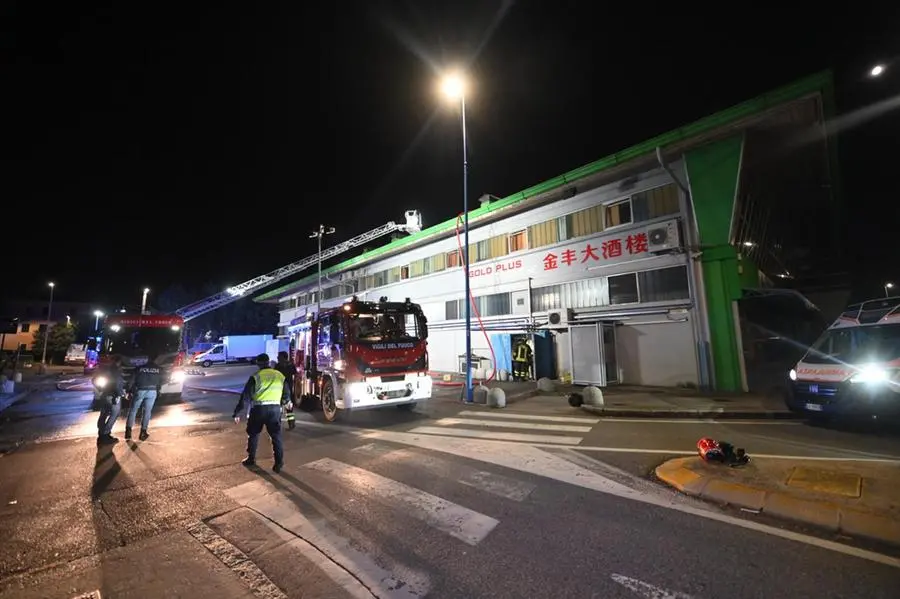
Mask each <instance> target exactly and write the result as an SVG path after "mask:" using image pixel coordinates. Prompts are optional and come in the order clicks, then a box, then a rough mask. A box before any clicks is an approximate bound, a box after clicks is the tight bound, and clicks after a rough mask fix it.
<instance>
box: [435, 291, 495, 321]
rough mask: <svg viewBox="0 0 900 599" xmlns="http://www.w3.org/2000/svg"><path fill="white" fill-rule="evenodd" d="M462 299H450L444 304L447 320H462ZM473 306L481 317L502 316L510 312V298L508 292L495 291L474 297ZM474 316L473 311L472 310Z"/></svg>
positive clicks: (463, 309) (463, 305)
mask: <svg viewBox="0 0 900 599" xmlns="http://www.w3.org/2000/svg"><path fill="white" fill-rule="evenodd" d="M463 301H464V300H461V299H458V300H450V301H449V302H446V304H445V305H444V315H445V317H446V319H447V320H462V319H463V318H465V317H466V305H465V304H464V303H463ZM475 306H476V307H477V308H478V314H479V315H481V317H482V318H487V317H488V316H504V315H506V314H511V313H512V298H511V296H510V294H509V293H495V294H492V295H483V296H481V297H476V298H475ZM472 318H473V319H474V318H475V312H474V311H473V312H472Z"/></svg>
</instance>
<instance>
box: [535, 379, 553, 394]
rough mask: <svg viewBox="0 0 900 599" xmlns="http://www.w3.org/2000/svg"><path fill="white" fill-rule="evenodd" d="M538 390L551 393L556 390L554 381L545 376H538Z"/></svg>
mask: <svg viewBox="0 0 900 599" xmlns="http://www.w3.org/2000/svg"><path fill="white" fill-rule="evenodd" d="M537 388H538V391H541V392H543V393H552V392H553V391H555V390H556V383H554V382H553V381H552V380H551V379H548V378H547V377H543V378H539V379H538V381H537Z"/></svg>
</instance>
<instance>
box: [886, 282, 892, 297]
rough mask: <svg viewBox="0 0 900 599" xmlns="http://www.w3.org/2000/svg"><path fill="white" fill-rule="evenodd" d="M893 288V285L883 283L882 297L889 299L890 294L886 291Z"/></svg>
mask: <svg viewBox="0 0 900 599" xmlns="http://www.w3.org/2000/svg"><path fill="white" fill-rule="evenodd" d="M893 288H894V284H893V283H885V284H884V297H891V292H890V291H888V289H893Z"/></svg>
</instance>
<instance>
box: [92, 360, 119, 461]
mask: <svg viewBox="0 0 900 599" xmlns="http://www.w3.org/2000/svg"><path fill="white" fill-rule="evenodd" d="M121 363H122V358H121V357H119V356H114V357H113V360H112V362H111V363H110V364H109V366H107V367H106V368H104V369H103V370H102V371H100V372H98V373H97V374H96V376H94V378H93V379H92V382H93V383H94V386H96V387H97V388H98V389H100V402H101V403H100V416H99V417H98V418H97V445H106V444H112V443H118V442H119V439H117V438H116V437H113V436H112V428H113V426H114V425H115V423H116V420H117V419H118V418H119V411H121V409H122V400H123V399H124V398H125V377H124V376H123V375H122V369H121V366H120V365H121ZM101 379H106V381H105V384H103V385H101V383H102V382H103V381H102V380H101Z"/></svg>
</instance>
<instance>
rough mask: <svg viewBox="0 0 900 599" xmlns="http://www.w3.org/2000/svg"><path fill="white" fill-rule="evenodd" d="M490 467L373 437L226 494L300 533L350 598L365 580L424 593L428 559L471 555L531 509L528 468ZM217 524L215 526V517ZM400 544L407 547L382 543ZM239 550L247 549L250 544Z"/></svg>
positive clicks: (375, 589) (369, 585) (377, 591)
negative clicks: (396, 549)
mask: <svg viewBox="0 0 900 599" xmlns="http://www.w3.org/2000/svg"><path fill="white" fill-rule="evenodd" d="M484 466H485V465H484V464H481V463H477V462H476V463H467V462H466V461H465V460H459V459H452V458H450V457H444V456H440V455H437V454H435V453H434V452H431V451H428V450H424V449H420V448H414V447H404V446H399V445H395V444H392V443H387V442H380V441H376V442H372V443H366V444H362V445H359V446H357V447H355V448H353V449H352V450H349V451H347V452H346V453H345V454H343V455H341V456H340V459H337V458H336V457H330V456H329V457H321V458H318V459H313V460H311V461H308V462H306V463H303V464H301V465H289V466H287V467H286V468H285V470H283V471H282V473H281V475H279V476H276V477H268V476H262V477H260V478H257V479H254V480H251V481H249V482H246V483H243V484H240V485H237V486H234V487H231V488H229V489H227V490H226V491H225V494H226V495H227V496H228V497H230V498H231V499H232V500H233V501H234V502H235V503H236V504H237V505H238V506H241V507H243V508H248V509H249V510H252V512H253V513H255V514H256V516H257V517H258V518H259V519H261V520H263V521H264V522H265V523H266V524H268V525H269V526H272V527H274V528H275V529H277V530H282V531H286V532H287V533H290V534H291V535H292V536H293V537H294V538H296V539H299V540H300V541H301V543H300V544H295V545H294V546H295V548H296V550H297V551H300V552H302V553H303V554H304V557H306V558H307V559H308V560H309V561H310V562H313V563H317V564H320V569H321V570H322V571H325V570H324V567H323V566H322V565H321V564H322V563H323V560H324V562H327V563H328V564H333V565H335V566H337V567H338V570H339V571H340V572H345V573H349V574H350V575H351V576H350V577H346V576H344V578H343V579H342V578H340V577H339V576H337V575H333V574H328V573H327V572H326V574H328V575H329V576H330V577H331V579H332V580H333V581H334V583H335V584H337V585H339V586H342V587H343V588H344V590H345V591H346V592H347V593H349V594H350V595H352V596H360V592H361V591H360V588H361V587H360V585H362V588H364V589H367V590H368V591H369V592H371V593H372V595H373V596H376V597H386V598H390V599H394V598H400V597H403V598H410V597H420V598H421V597H424V596H426V595H427V594H428V593H429V591H430V590H431V589H432V587H433V586H434V585H433V582H432V580H431V574H430V573H429V572H430V571H429V568H427V567H423V566H422V564H423V563H427V562H428V561H429V559H433V560H437V561H439V560H440V559H442V558H441V556H443V555H445V554H446V553H447V552H448V551H451V552H453V553H455V554H460V555H465V554H466V552H467V549H466V547H469V548H475V547H477V546H479V545H480V544H483V543H485V542H486V540H487V539H489V538H490V537H491V535H493V534H495V531H497V530H499V529H501V528H502V527H503V522H502V520H501V518H503V517H505V516H509V515H510V512H509V509H510V508H509V507H504V506H515V505H522V506H524V505H525V504H526V503H527V502H528V501H529V500H530V498H531V496H532V494H533V493H534V491H535V490H536V488H537V485H536V483H534V482H532V481H530V480H525V479H526V478H530V477H529V476H528V475H525V474H522V475H521V476H520V477H517V476H516V475H515V473H511V472H498V471H496V469H493V468H491V467H484ZM525 509H528V508H525ZM413 522H418V525H414V524H413ZM210 526H211V528H212V529H213V530H215V529H216V521H215V520H213V521H212V522H210ZM224 529H225V531H224V532H223V535H227V532H228V527H227V526H225V527H224ZM428 530H430V531H431V535H433V536H434V538H432V539H430V540H427V539H426V536H427V533H426V531H428ZM506 534H510V530H509V529H508V530H507V532H506ZM385 536H390V537H394V538H393V539H392V540H390V541H389V540H386V539H385V538H384V537H385ZM223 542H224V543H228V542H233V541H230V540H229V539H227V538H224V539H223ZM395 543H399V545H400V546H405V547H406V549H407V550H408V551H409V553H405V552H400V553H399V554H397V553H390V552H388V551H386V550H385V547H391V546H396V545H395ZM455 543H459V545H457V546H456V547H455V548H454V544H455ZM240 550H243V551H246V552H248V553H250V552H252V546H251V547H250V548H249V549H244V548H243V547H241V548H240ZM261 568H262V570H264V571H265V570H266V568H265V567H262V566H261ZM331 569H332V570H334V568H333V567H332V568H331ZM363 595H364V593H363Z"/></svg>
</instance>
